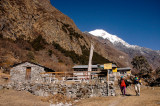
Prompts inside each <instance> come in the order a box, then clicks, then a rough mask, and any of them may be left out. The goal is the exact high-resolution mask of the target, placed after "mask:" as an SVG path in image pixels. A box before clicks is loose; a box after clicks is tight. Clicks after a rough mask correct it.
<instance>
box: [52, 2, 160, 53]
mask: <svg viewBox="0 0 160 106" xmlns="http://www.w3.org/2000/svg"><path fill="white" fill-rule="evenodd" d="M50 1H51V3H52V5H53V6H54V7H56V8H57V9H58V10H60V11H61V12H62V13H64V14H66V15H67V16H69V17H70V18H71V19H72V20H73V21H74V22H75V24H76V25H77V27H78V28H79V29H80V30H81V31H82V32H84V31H88V32H89V31H92V30H95V29H104V30H106V31H107V32H109V33H111V34H114V35H117V36H118V37H120V38H122V39H123V40H125V41H126V42H128V43H129V44H133V45H139V46H142V47H147V48H151V49H153V50H160V0H50Z"/></svg>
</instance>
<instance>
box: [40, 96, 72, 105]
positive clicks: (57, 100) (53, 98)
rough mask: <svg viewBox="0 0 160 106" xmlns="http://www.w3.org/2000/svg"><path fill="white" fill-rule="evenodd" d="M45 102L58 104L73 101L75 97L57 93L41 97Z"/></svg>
mask: <svg viewBox="0 0 160 106" xmlns="http://www.w3.org/2000/svg"><path fill="white" fill-rule="evenodd" d="M41 100H42V101H43V102H49V103H52V104H57V103H64V104H65V103H73V101H74V100H73V99H71V98H67V97H66V96H64V95H62V94H56V95H54V96H48V97H43V98H42V99H41Z"/></svg>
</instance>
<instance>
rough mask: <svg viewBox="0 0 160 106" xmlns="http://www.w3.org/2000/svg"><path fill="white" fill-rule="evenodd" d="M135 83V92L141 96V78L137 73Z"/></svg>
mask: <svg viewBox="0 0 160 106" xmlns="http://www.w3.org/2000/svg"><path fill="white" fill-rule="evenodd" d="M134 84H135V92H136V96H140V85H141V80H140V79H139V78H138V75H137V74H136V75H135V78H134Z"/></svg>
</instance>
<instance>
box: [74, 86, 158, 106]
mask: <svg viewBox="0 0 160 106" xmlns="http://www.w3.org/2000/svg"><path fill="white" fill-rule="evenodd" d="M127 90H128V91H127V94H130V95H131V96H125V97H124V96H121V95H118V96H115V97H96V98H89V99H84V100H81V101H79V102H77V103H75V105H76V106H86V105H87V106H159V105H160V88H158V87H155V88H150V87H149V88H147V87H143V88H142V90H141V96H135V92H134V89H127Z"/></svg>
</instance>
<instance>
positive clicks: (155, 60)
mask: <svg viewBox="0 0 160 106" xmlns="http://www.w3.org/2000/svg"><path fill="white" fill-rule="evenodd" d="M89 33H90V34H91V35H94V36H96V37H98V38H99V39H102V38H103V39H104V40H106V42H108V40H109V41H110V42H111V43H112V44H113V45H114V46H115V47H116V48H117V49H119V50H120V51H122V52H125V53H126V54H128V55H129V57H130V59H132V58H133V57H135V56H136V55H143V56H145V57H146V58H147V60H148V61H149V63H150V64H152V66H153V68H156V67H158V66H160V64H159V63H160V51H155V50H152V49H149V48H145V47H140V46H137V45H130V44H128V43H127V42H125V41H124V40H123V39H121V38H119V37H118V36H116V35H112V34H110V33H108V32H107V31H105V30H103V29H96V30H93V31H90V32H89Z"/></svg>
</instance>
